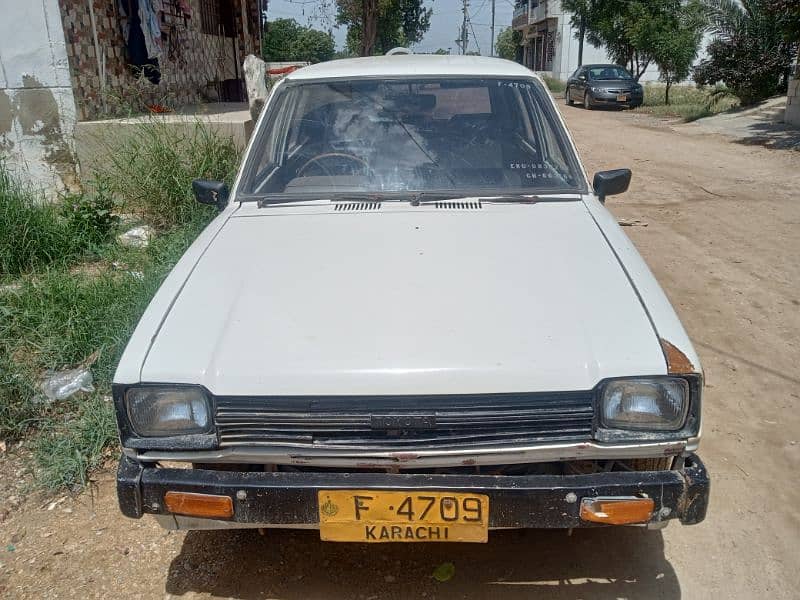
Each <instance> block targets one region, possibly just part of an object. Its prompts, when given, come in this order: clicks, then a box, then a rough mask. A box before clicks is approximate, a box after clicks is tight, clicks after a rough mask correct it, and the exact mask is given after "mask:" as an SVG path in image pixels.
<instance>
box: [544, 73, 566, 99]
mask: <svg viewBox="0 0 800 600" xmlns="http://www.w3.org/2000/svg"><path fill="white" fill-rule="evenodd" d="M542 79H543V80H544V83H545V85H546V86H547V89H548V90H550V91H551V92H553V93H555V94H560V93H562V92H563V91H564V90H566V89H567V84H566V83H564V82H563V81H561V80H560V79H558V78H557V77H550V76H549V75H542Z"/></svg>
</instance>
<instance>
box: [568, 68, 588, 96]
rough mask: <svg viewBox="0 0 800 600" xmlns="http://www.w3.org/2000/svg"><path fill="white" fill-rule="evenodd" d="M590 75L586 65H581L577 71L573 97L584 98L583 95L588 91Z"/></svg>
mask: <svg viewBox="0 0 800 600" xmlns="http://www.w3.org/2000/svg"><path fill="white" fill-rule="evenodd" d="M587 77H588V70H587V69H586V67H581V68H580V69H578V70H577V71H575V80H574V83H573V85H572V90H573V91H572V97H573V98H575V99H577V98H583V95H584V94H585V93H586V78H587Z"/></svg>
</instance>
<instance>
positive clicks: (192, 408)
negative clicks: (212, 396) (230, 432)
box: [125, 386, 212, 437]
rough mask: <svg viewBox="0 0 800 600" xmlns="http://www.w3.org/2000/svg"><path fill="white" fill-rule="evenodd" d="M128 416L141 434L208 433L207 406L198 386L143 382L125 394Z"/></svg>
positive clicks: (208, 406) (204, 395) (161, 435)
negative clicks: (147, 383)
mask: <svg viewBox="0 0 800 600" xmlns="http://www.w3.org/2000/svg"><path fill="white" fill-rule="evenodd" d="M125 402H126V404H127V412H128V419H129V420H130V422H131V426H132V427H133V430H134V431H135V432H136V433H137V434H138V435H140V436H142V437H163V436H171V435H190V434H197V433H208V432H209V431H210V430H211V426H212V423H211V406H210V402H209V399H208V397H207V396H206V393H205V392H204V391H203V390H202V389H201V388H198V387H190V386H186V387H159V386H145V387H136V388H131V389H129V390H128V392H127V393H126V394H125Z"/></svg>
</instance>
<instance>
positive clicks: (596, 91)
mask: <svg viewBox="0 0 800 600" xmlns="http://www.w3.org/2000/svg"><path fill="white" fill-rule="evenodd" d="M591 90H592V91H593V92H594V93H595V94H598V93H600V92H604V91H605V90H604V89H603V88H599V87H593V88H591Z"/></svg>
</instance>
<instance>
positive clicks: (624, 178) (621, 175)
mask: <svg viewBox="0 0 800 600" xmlns="http://www.w3.org/2000/svg"><path fill="white" fill-rule="evenodd" d="M630 184H631V170H630V169H614V170H613V171H600V172H599V173H595V175H594V182H593V183H592V187H594V193H595V195H596V196H597V198H598V200H600V202H605V201H606V196H613V195H614V194H622V193H624V192H627V191H628V186H629V185H630Z"/></svg>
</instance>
